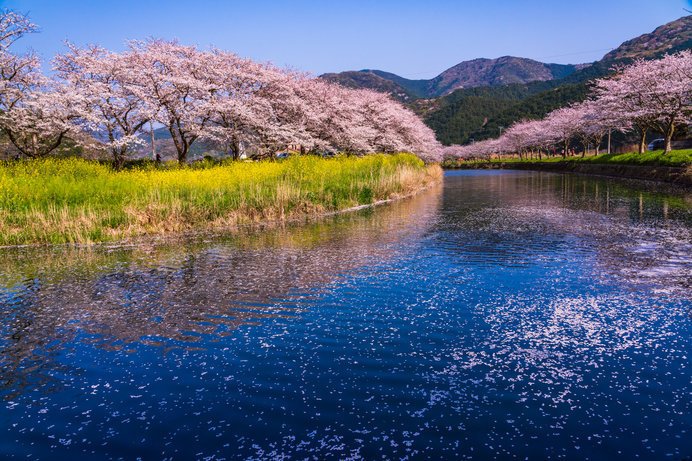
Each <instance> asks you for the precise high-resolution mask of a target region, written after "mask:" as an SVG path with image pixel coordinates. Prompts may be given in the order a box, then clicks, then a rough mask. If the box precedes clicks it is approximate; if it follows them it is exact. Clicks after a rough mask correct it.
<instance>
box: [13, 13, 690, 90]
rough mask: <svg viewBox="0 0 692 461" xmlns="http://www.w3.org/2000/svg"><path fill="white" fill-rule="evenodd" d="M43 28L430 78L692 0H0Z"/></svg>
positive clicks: (57, 47) (51, 48) (621, 35)
mask: <svg viewBox="0 0 692 461" xmlns="http://www.w3.org/2000/svg"><path fill="white" fill-rule="evenodd" d="M0 5H2V7H4V8H10V9H14V10H17V11H22V12H28V13H29V14H30V16H31V18H32V20H33V21H34V22H35V23H36V24H38V25H39V26H40V27H41V32H40V33H38V34H35V35H32V36H30V37H28V38H25V39H23V40H22V42H20V43H18V45H17V46H18V48H20V49H21V48H25V47H31V48H33V49H34V50H36V51H37V52H38V53H39V54H40V55H41V56H43V57H44V58H47V59H50V58H51V57H52V56H53V55H55V53H58V52H60V51H61V50H62V49H63V45H62V41H64V40H65V39H68V40H70V41H72V42H74V43H77V44H79V45H84V44H87V43H99V44H101V45H103V46H105V47H107V48H110V49H114V50H120V49H122V48H123V42H124V41H125V40H127V39H133V38H145V37H149V36H153V37H161V38H167V39H169V38H178V39H180V40H181V41H182V42H183V43H186V44H197V45H200V46H202V47H207V46H209V45H215V46H217V47H219V48H223V49H227V50H231V51H234V52H236V53H238V54H240V55H242V56H246V57H249V58H253V59H256V60H260V61H272V62H274V63H275V64H277V65H280V66H290V67H292V68H296V69H300V70H304V71H310V72H313V73H315V74H321V73H324V72H339V71H343V70H359V69H364V68H377V69H382V70H386V71H389V72H394V73H397V74H399V75H402V76H404V77H408V78H430V77H433V76H435V75H437V74H439V73H440V72H442V71H443V70H445V69H447V68H449V67H451V66H453V65H454V64H457V63H458V62H460V61H464V60H468V59H473V58H478V57H487V58H496V57H499V56H505V55H512V56H521V57H527V58H532V59H536V60H539V61H545V62H557V63H580V62H590V61H593V60H596V59H600V58H601V57H602V56H603V55H604V54H605V53H607V52H608V51H609V50H610V49H612V48H615V47H617V46H618V45H619V44H620V43H622V42H623V41H625V40H628V39H630V38H633V37H635V36H637V35H641V34H643V33H647V32H651V31H652V30H653V29H655V28H656V27H657V26H659V25H662V24H664V23H666V22H670V21H672V20H674V19H677V18H679V17H681V16H685V15H687V14H689V13H686V12H685V11H684V10H683V8H687V9H688V10H692V2H691V1H689V0H649V1H641V0H628V1H608V0H600V1H598V0H583V1H578V2H569V1H561V0H553V1H538V0H536V1H531V0H529V1H511V0H485V1H448V0H427V1H418V2H416V1H407V0H400V1H391V0H384V1H377V0H370V1H339V0H333V1H323V2H318V1H308V0H293V1H287V2H279V1H268V0H254V1H253V0H246V1H242V2H236V1H225V2H224V1H211V0H196V1H194V2H191V1H186V2H177V1H173V0H169V1H146V0H141V1H130V0H121V1H112V2H107V1H99V0H91V1H86V0H73V1H72V0H60V1H56V0H52V1H37V0H34V1H24V0H16V1H13V0H10V1H2V0H0Z"/></svg>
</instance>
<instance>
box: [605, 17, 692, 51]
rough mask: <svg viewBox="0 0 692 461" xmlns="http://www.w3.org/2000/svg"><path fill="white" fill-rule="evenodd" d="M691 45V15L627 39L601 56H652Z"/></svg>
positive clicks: (683, 48)
mask: <svg viewBox="0 0 692 461" xmlns="http://www.w3.org/2000/svg"><path fill="white" fill-rule="evenodd" d="M691 47H692V16H685V17H683V18H680V19H678V20H677V21H673V22H669V23H668V24H664V25H662V26H661V27H658V28H657V29H656V30H654V31H653V32H652V33H650V34H644V35H640V36H639V37H637V38H633V39H632V40H628V41H626V42H624V43H623V44H622V45H620V46H619V47H617V48H616V49H614V50H613V51H611V52H610V53H608V54H606V55H605V56H603V59H602V60H603V61H613V60H616V59H622V58H652V57H656V56H659V55H661V54H663V53H666V52H668V53H669V52H673V51H680V50H685V49H688V48H691Z"/></svg>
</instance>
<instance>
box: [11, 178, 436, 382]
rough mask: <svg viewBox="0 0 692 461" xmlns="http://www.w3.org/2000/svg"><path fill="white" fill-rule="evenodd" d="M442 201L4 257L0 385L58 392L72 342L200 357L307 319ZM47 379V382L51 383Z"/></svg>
mask: <svg viewBox="0 0 692 461" xmlns="http://www.w3.org/2000/svg"><path fill="white" fill-rule="evenodd" d="M438 201H439V192H438V191H435V190H433V191H429V192H427V193H424V194H421V195H420V196H418V197H414V198H413V199H409V200H404V201H401V202H397V203H394V204H391V205H388V206H384V207H379V208H378V209H377V210H375V211H373V210H364V211H363V212H360V213H358V214H346V215H340V216H335V217H332V218H328V219H325V220H321V221H318V222H316V223H311V224H307V225H302V226H287V227H282V228H274V229H269V230H265V231H260V232H251V231H249V232H248V231H238V232H237V233H235V234H233V235H226V236H223V237H210V236H198V237H196V238H193V239H189V240H186V241H180V242H176V243H169V244H160V245H146V244H144V245H141V246H134V247H122V248H108V247H105V246H104V247H95V248H92V249H69V248H61V249H37V248H18V249H9V250H5V251H4V252H3V254H2V255H0V262H1V263H2V264H1V266H2V269H0V286H2V287H4V288H3V289H2V290H0V306H2V307H1V308H0V317H1V320H0V367H1V370H2V371H1V372H0V386H2V387H4V388H6V389H12V390H13V391H14V392H19V391H20V390H21V391H22V392H23V391H25V390H27V389H29V388H33V387H44V388H45V387H46V386H49V387H52V386H59V383H60V380H59V378H56V376H58V375H59V374H68V373H76V372H78V370H67V369H64V367H63V365H62V364H61V363H60V357H59V355H60V354H61V353H62V352H64V348H65V347H69V343H71V342H74V341H79V342H83V343H92V344H94V345H96V346H97V347H100V348H103V349H106V350H124V351H127V350H128V349H129V348H132V347H134V344H135V343H140V344H146V345H150V346H156V347H160V348H161V350H162V351H163V352H164V353H165V352H166V351H168V350H170V349H172V348H183V349H187V348H193V347H195V343H199V342H201V341H202V339H204V341H205V342H208V341H215V340H218V339H219V338H221V337H224V336H227V335H231V334H233V331H234V330H236V329H237V328H239V327H241V326H242V325H251V324H254V325H257V324H260V323H261V322H262V321H263V320H264V319H267V318H290V317H293V316H300V313H301V311H302V310H304V309H307V308H309V307H310V305H311V303H314V302H316V300H317V299H318V297H319V294H320V291H323V290H328V289H329V284H330V283H333V282H335V281H337V280H339V279H340V278H341V277H342V276H343V274H346V273H349V274H352V273H354V272H358V271H359V270H364V271H367V270H368V269H367V268H368V267H371V266H373V265H377V264H379V263H384V262H389V263H391V261H392V260H394V259H396V258H399V257H401V255H399V254H397V252H396V251H394V252H392V249H393V248H397V249H401V248H402V247H404V246H405V242H406V241H408V242H416V241H417V240H418V239H419V237H420V235H422V233H424V232H425V230H426V227H427V226H428V223H429V222H431V221H432V218H431V214H433V213H434V212H435V209H436V207H437V206H438V205H437V204H438ZM51 380H52V381H51Z"/></svg>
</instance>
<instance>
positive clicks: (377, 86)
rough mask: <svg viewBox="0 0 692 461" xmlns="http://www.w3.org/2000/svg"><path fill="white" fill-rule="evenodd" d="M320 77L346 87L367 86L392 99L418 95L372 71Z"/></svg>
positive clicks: (410, 98) (403, 99) (407, 100)
mask: <svg viewBox="0 0 692 461" xmlns="http://www.w3.org/2000/svg"><path fill="white" fill-rule="evenodd" d="M320 78H322V79H324V80H327V81H329V82H333V83H338V84H340V85H342V86H345V87H347V88H369V89H371V90H375V91H380V92H382V93H389V94H391V95H392V97H393V98H394V99H396V100H398V101H401V102H410V101H413V100H414V99H417V98H418V97H419V95H418V94H417V93H413V92H411V91H409V90H408V89H406V88H404V87H402V86H401V85H399V84H397V83H396V82H393V81H392V80H389V79H386V78H384V77H381V76H379V75H377V74H376V73H373V72H367V71H360V72H359V71H349V72H340V73H338V74H323V75H320Z"/></svg>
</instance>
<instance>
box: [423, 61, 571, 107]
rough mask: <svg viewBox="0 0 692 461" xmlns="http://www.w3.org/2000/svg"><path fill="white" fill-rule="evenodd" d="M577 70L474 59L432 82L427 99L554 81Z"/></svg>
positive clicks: (559, 66)
mask: <svg viewBox="0 0 692 461" xmlns="http://www.w3.org/2000/svg"><path fill="white" fill-rule="evenodd" d="M575 70H577V67H576V66H574V65H571V64H566V65H563V64H545V63H542V62H538V61H534V60H532V59H526V58H516V57H513V56H503V57H501V58H497V59H485V58H480V59H474V60H472V61H464V62H462V63H459V64H457V65H456V66H454V67H452V68H450V69H447V70H446V71H444V72H442V73H441V74H440V75H438V76H437V77H435V78H434V79H432V80H430V82H429V83H428V85H427V91H426V95H427V96H428V97H430V96H444V95H447V94H449V93H451V92H452V91H454V90H457V89H459V88H473V87H477V86H501V85H507V84H510V83H528V82H535V81H546V80H553V79H555V78H562V77H565V76H567V75H569V74H571V73H572V72H574V71H575Z"/></svg>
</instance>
